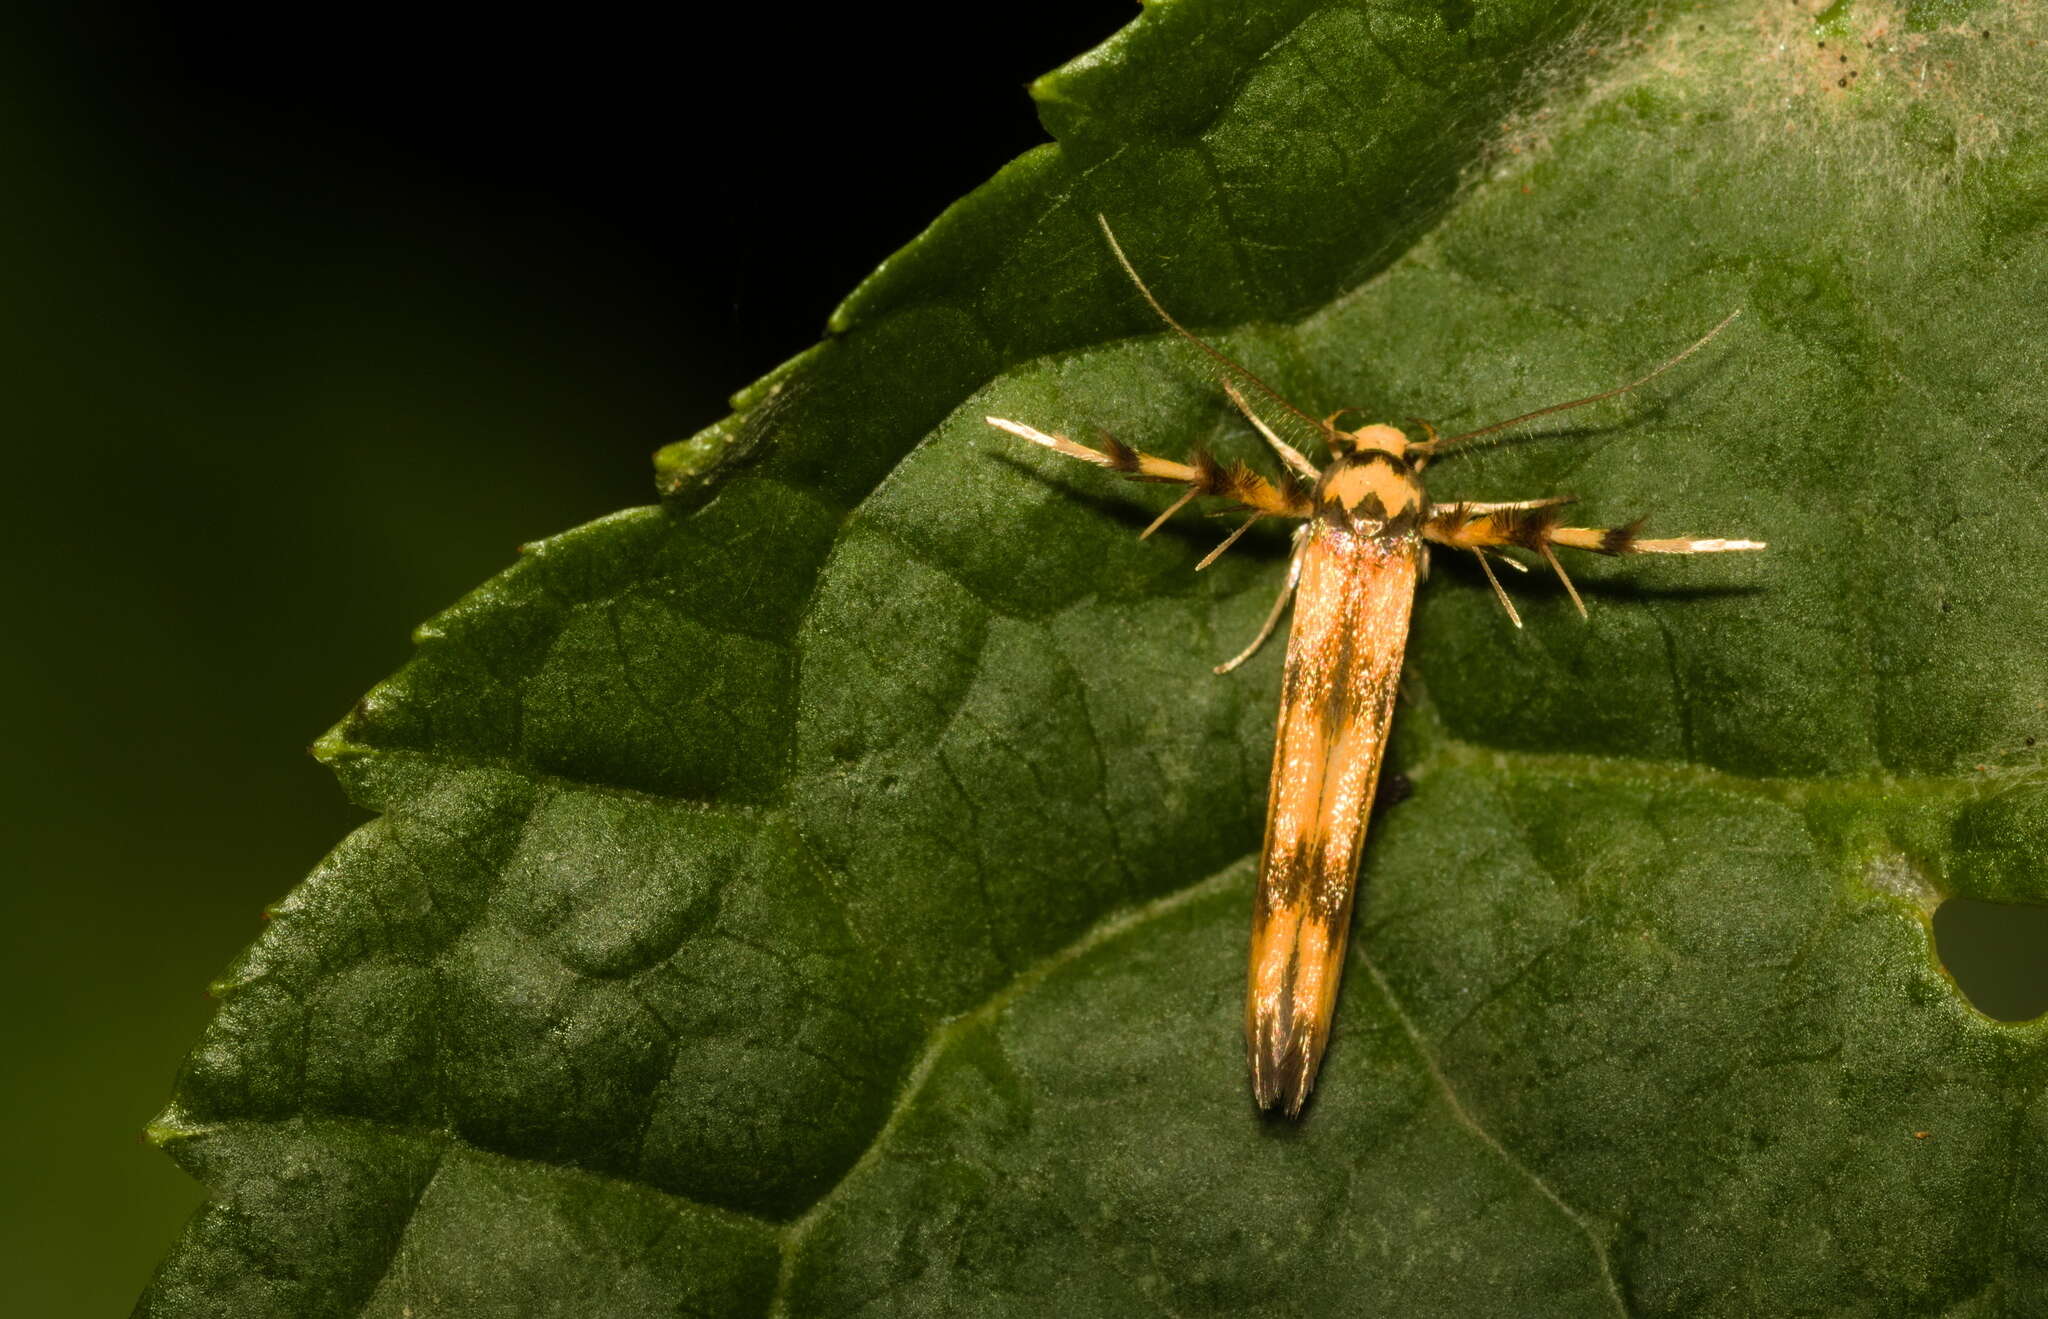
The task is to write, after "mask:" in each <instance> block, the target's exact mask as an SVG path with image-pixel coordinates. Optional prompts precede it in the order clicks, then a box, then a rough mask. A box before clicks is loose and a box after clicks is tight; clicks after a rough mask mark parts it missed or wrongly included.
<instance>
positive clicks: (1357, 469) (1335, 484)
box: [1316, 426, 1427, 535]
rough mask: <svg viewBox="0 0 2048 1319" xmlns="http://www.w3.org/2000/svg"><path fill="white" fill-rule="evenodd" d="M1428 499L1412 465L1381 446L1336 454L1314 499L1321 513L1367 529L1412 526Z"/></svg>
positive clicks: (1383, 529) (1372, 530) (1373, 532)
mask: <svg viewBox="0 0 2048 1319" xmlns="http://www.w3.org/2000/svg"><path fill="white" fill-rule="evenodd" d="M1366 429H1368V430H1373V429H1380V430H1393V429H1394V428H1393V427H1391V426H1383V427H1367V428H1366ZM1394 433H1395V434H1396V435H1399V434H1400V432H1399V431H1394ZM1426 504H1427V501H1426V500H1425V499H1424V497H1423V493H1422V482H1421V481H1420V479H1418V478H1417V477H1416V475H1415V469H1414V467H1412V466H1411V465H1410V464H1409V462H1408V460H1407V459H1406V458H1403V457H1400V456H1399V455H1397V454H1394V453H1390V452H1388V451H1387V450H1385V449H1367V450H1365V451H1364V452H1363V453H1360V454H1356V455H1346V456H1343V457H1340V458H1338V459H1337V461H1336V462H1334V463H1331V464H1330V466H1329V468H1328V469H1327V470H1325V472H1324V473H1323V479H1322V481H1321V483H1320V484H1319V485H1318V486H1317V488H1316V505H1317V509H1318V511H1319V512H1320V513H1321V514H1322V515H1323V516H1325V517H1330V518H1338V519H1341V520H1342V521H1344V522H1346V523H1349V524H1350V525H1352V526H1354V527H1356V528H1357V529H1358V530H1360V531H1363V532H1366V533H1368V534H1375V535H1376V534H1379V533H1381V532H1385V531H1390V530H1392V531H1399V530H1407V529H1411V528H1413V527H1414V526H1415V524H1416V523H1417V522H1419V521H1420V520H1421V517H1422V515H1423V512H1424V510H1425V507H1426Z"/></svg>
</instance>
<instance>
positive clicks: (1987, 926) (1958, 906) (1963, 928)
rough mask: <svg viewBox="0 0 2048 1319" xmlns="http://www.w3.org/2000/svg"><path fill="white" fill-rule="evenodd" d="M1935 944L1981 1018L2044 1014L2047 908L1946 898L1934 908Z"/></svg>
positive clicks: (2047, 1003)
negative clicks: (1980, 1014)
mask: <svg viewBox="0 0 2048 1319" xmlns="http://www.w3.org/2000/svg"><path fill="white" fill-rule="evenodd" d="M1934 948H1935V951H1936V952H1938V953H1939V954H1940V955H1941V961H1942V965H1943V966H1945V967H1947V968H1948V973H1949V974H1950V975H1951V976H1954V977H1955V982H1956V984H1957V985H1959V986H1961V988H1962V991H1963V993H1964V995H1965V996H1966V997H1968V998H1969V1000H1970V1003H1971V1005H1972V1006H1973V1007H1975V1008H1976V1009H1977V1011H1979V1012H1981V1013H1983V1014H1984V1015H1985V1016H1987V1017H1994V1018H1996V1019H1997V1020H1999V1021H2026V1020H2029V1019H2031V1018H2033V1017H2038V1016H2040V1015H2041V1014H2042V1013H2043V1012H2048V907H2037V906H2030V905H2025V904H2021V903H2016V902H1982V901H1979V900H1978V899H1976V898H1950V899H1949V900H1948V901H1947V902H1944V903H1942V904H1941V906H1939V907H1937V908H1936V909H1935V912H1934Z"/></svg>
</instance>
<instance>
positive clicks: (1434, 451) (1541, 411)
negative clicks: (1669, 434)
mask: <svg viewBox="0 0 2048 1319" xmlns="http://www.w3.org/2000/svg"><path fill="white" fill-rule="evenodd" d="M1110 241H1111V243H1112V244H1114V242H1115V240H1114V239H1111V240H1110ZM1117 255H1118V256H1122V255H1123V254H1122V253H1121V252H1119V253H1118V254H1117ZM1132 278H1136V276H1133V277H1132ZM1140 287H1143V286H1142V285H1141V286H1140ZM1147 296H1148V297H1149V296H1150V295H1149V294H1148V295H1147ZM1741 314H1742V308H1740V307H1737V308H1736V309H1735V310H1734V311H1731V312H1729V313H1728V314H1727V315H1726V316H1723V317H1722V318H1721V323H1720V324H1719V325H1716V326H1715V327H1714V328H1713V329H1711V330H1708V331H1707V332H1706V333H1705V334H1703V335H1701V336H1700V337H1699V339H1698V340H1697V341H1696V342H1694V344H1693V345H1692V347H1690V348H1688V349H1686V350H1685V351H1684V352H1682V353H1680V354H1679V355H1678V356H1676V357H1674V358H1672V359H1671V360H1670V361H1668V362H1666V363H1664V365H1662V366H1660V367H1658V368H1657V369H1656V370H1654V371H1652V372H1650V374H1648V375H1646V376H1644V377H1643V378H1642V379H1640V380H1631V381H1629V382H1628V383H1627V384H1625V385H1621V386H1619V387H1617V388H1614V389H1609V390H1604V391H1602V392H1600V393H1598V394H1588V395H1586V397H1584V398H1575V399H1573V400H1572V401H1571V402H1569V403H1553V404H1551V405H1550V406H1549V407H1547V408H1538V409H1536V410H1535V411H1534V412H1524V413H1523V414H1522V415H1521V416H1519V417H1509V418H1508V419H1507V420H1506V421H1496V422H1495V423H1493V424H1492V425H1491V426H1481V427H1480V428H1479V429H1478V430H1476V431H1466V432H1465V433H1464V434H1463V435H1453V436H1450V437H1449V438H1447V439H1441V440H1430V441H1428V442H1426V443H1425V444H1417V445H1412V446H1410V447H1411V448H1416V449H1422V450H1423V451H1424V452H1426V453H1428V454H1430V455H1431V456H1432V457H1437V458H1441V457H1443V456H1444V454H1446V453H1448V452H1450V451H1451V447H1452V446H1453V445H1457V444H1462V443H1464V442H1465V441H1466V440H1471V439H1477V438H1478V437H1479V436H1481V435H1491V434H1493V433H1494V432H1495V431H1504V430H1506V429H1507V428H1508V427H1510V426H1519V425H1521V424H1522V423H1523V422H1525V421H1534V420H1536V418H1538V417H1547V416H1549V415H1550V414H1551V413H1553V412H1569V411H1571V410H1572V409H1573V408H1583V407H1585V406H1586V405H1587V404H1588V403H1598V402H1599V401H1600V400H1601V399H1606V398H1613V397H1614V396H1615V395H1617V394H1626V393H1628V392H1629V391H1630V390H1631V389H1638V388H1640V387H1642V386H1643V385H1647V384H1649V383H1650V382H1651V381H1652V380H1655V379H1656V378H1657V377H1658V376H1661V375H1663V374H1664V373H1665V372H1666V371H1669V370H1670V369H1671V368H1672V367H1674V366H1677V365H1678V364H1679V363H1680V362H1683V361H1684V360H1685V359H1686V358H1688V357H1691V356H1692V355H1693V354H1694V353H1696V352H1698V351H1699V350H1700V349H1702V348H1705V347H1706V346H1707V344H1708V343H1710V342H1712V340H1713V338H1714V336H1715V335H1717V334H1719V333H1720V332H1721V331H1723V330H1725V329H1727V328H1728V324H1729V322H1730V321H1733V320H1734V319H1735V318H1736V317H1737V316H1740V315H1741Z"/></svg>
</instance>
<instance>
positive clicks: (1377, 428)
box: [1323, 412, 1412, 459]
mask: <svg viewBox="0 0 2048 1319" xmlns="http://www.w3.org/2000/svg"><path fill="white" fill-rule="evenodd" d="M1343 415H1344V413H1342V412H1333V413H1331V414H1330V415H1329V416H1327V417H1325V418H1324V419H1323V426H1324V433H1325V434H1326V435H1328V436H1329V440H1330V452H1331V453H1332V454H1333V455H1335V456H1336V457H1339V458H1361V457H1364V456H1365V455H1366V454H1369V453H1388V454H1392V455H1393V456H1394V457H1396V458H1404V459H1405V458H1406V457H1407V456H1408V450H1409V447H1410V445H1411V443H1412V442H1411V441H1410V440H1409V438H1408V436H1407V435H1406V433H1404V432H1403V431H1402V430H1401V428H1400V427H1398V426H1388V425H1386V424H1384V423H1380V422H1375V423H1374V424H1372V425H1370V426H1360V427H1359V428H1358V429H1357V430H1355V431H1347V430H1339V429H1337V418H1339V417H1341V416H1343Z"/></svg>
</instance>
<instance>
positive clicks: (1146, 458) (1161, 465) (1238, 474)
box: [984, 417, 1315, 544]
mask: <svg viewBox="0 0 2048 1319" xmlns="http://www.w3.org/2000/svg"><path fill="white" fill-rule="evenodd" d="M984 420H986V421H987V422H988V424H989V425H991V426H993V427H995V428H996V429H997V430H1000V431H1007V432H1008V433H1010V434H1011V435H1014V436H1016V437H1017V438H1018V439H1020V440H1029V441H1031V442H1032V443H1033V444H1037V445H1043V446H1044V447H1045V448H1048V449H1051V450H1052V451H1053V452H1054V453H1060V454H1065V455H1066V456H1067V457H1069V458H1078V459H1080V460H1081V461H1082V462H1084V463H1089V464H1092V465H1093V466H1096V467H1107V468H1108V469H1109V470H1111V471H1112V472H1121V473H1122V474H1123V475H1125V476H1128V477H1130V478H1131V479H1132V480H1134V481H1153V482H1160V483H1164V484H1169V485H1184V486H1186V487H1187V488H1188V492H1187V494H1185V495H1183V496H1182V497H1181V499H1180V501H1179V502H1178V503H1176V504H1174V505H1173V507H1172V508H1170V509H1168V510H1167V513H1168V515H1169V516H1170V515H1171V514H1173V513H1176V512H1178V511H1179V510H1180V509H1181V508H1182V507H1184V506H1185V505H1186V504H1187V502H1188V500H1189V499H1192V498H1194V497H1195V496H1196V495H1213V496H1215V497H1217V498H1219V499H1228V500H1231V501H1232V502H1234V503H1236V504H1238V505H1239V506H1241V507H1243V508H1245V509H1247V510H1249V511H1250V512H1252V513H1254V514H1256V515H1258V516H1259V517H1282V518H1306V517H1309V516H1311V515H1312V514H1313V513H1314V512H1315V504H1314V501H1313V500H1311V499H1310V497H1309V489H1308V487H1307V486H1305V485H1303V484H1302V483H1301V482H1300V481H1297V480H1295V479H1294V478H1293V477H1292V476H1287V477H1283V478H1282V479H1281V480H1280V481H1278V482H1273V481H1268V480H1267V479H1266V478H1265V477H1263V476H1260V475H1259V474H1258V473H1257V472H1254V471H1253V470H1252V469H1251V468H1249V467H1246V466H1245V465H1244V464H1243V463H1236V464H1233V465H1232V466H1230V467H1225V466H1224V465H1223V464H1221V463H1219V462H1217V461H1216V460H1215V459H1214V458H1213V457H1211V456H1210V455H1209V454H1207V453H1205V452H1201V451H1197V452H1196V453H1194V454H1192V455H1190V460H1189V461H1188V462H1184V463H1177V462H1175V461H1173V460H1172V459H1171V458H1161V457H1159V456H1158V455H1157V454H1150V453H1141V452H1139V451H1138V450H1136V449H1133V448H1132V447H1131V446H1130V445H1128V444H1125V443H1123V442H1122V441H1120V440H1115V439H1110V438H1108V437H1106V436H1105V437H1104V439H1103V442H1102V443H1103V447H1102V448H1100V449H1091V448H1089V447H1088V446H1087V445H1085V444H1077V443H1075V442H1074V441H1073V440H1070V439H1068V438H1067V437H1066V436H1064V435H1049V434H1047V433H1046V432H1044V431H1042V430H1039V429H1038V428H1036V427H1034V426H1026V425H1025V424H1024V423H1023V422H1021V421H1011V420H1009V419H1008V418H1005V417H987V418H984ZM1161 520H1163V519H1161ZM1157 525H1158V523H1157V522H1155V523H1154V524H1153V527H1148V528H1146V534H1147V535H1150V534H1151V532H1152V531H1153V530H1154V529H1155V528H1156V527H1157ZM1241 533H1242V529H1240V534H1241ZM1231 539H1232V540H1235V539H1236V537H1235V536H1233V537H1232V538H1231ZM1227 543H1228V542H1226V544H1227Z"/></svg>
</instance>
